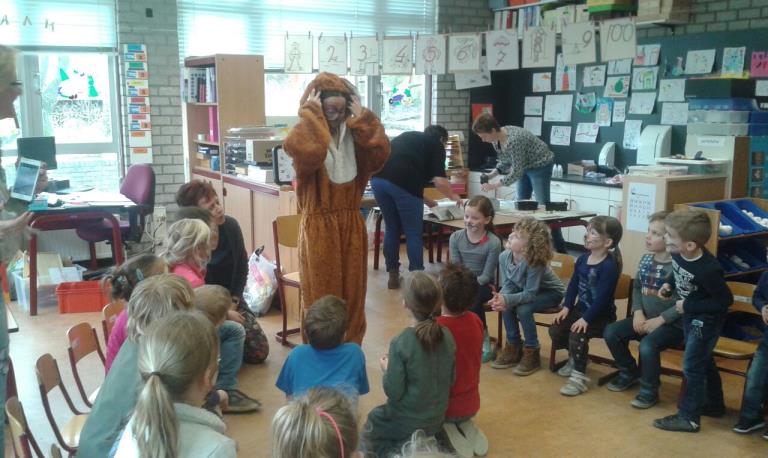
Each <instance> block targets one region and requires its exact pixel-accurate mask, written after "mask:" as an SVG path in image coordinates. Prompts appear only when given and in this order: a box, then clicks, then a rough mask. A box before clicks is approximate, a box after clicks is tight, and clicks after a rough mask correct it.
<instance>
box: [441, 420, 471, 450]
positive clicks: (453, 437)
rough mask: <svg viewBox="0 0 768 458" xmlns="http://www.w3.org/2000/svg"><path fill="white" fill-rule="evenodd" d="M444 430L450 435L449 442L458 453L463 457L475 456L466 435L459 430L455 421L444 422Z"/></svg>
mask: <svg viewBox="0 0 768 458" xmlns="http://www.w3.org/2000/svg"><path fill="white" fill-rule="evenodd" d="M443 431H445V435H446V436H448V442H450V443H451V446H452V447H453V449H454V450H455V451H456V454H457V455H458V456H459V457H461V458H472V457H473V456H475V452H474V450H473V447H472V443H470V442H469V441H468V440H467V438H466V437H464V435H463V434H462V433H461V431H459V428H457V427H456V424H455V423H443Z"/></svg>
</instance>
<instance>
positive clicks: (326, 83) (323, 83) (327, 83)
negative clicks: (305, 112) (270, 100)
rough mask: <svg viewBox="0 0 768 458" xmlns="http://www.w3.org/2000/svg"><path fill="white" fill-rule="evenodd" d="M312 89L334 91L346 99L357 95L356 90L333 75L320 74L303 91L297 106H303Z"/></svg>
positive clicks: (345, 81)
mask: <svg viewBox="0 0 768 458" xmlns="http://www.w3.org/2000/svg"><path fill="white" fill-rule="evenodd" d="M312 89H315V90H318V91H321V92H322V91H335V92H340V93H342V94H344V95H345V96H347V98H349V97H351V96H353V95H355V96H356V95H358V94H357V89H356V88H355V86H353V85H352V83H350V82H349V81H347V80H345V79H344V78H341V77H339V76H337V75H334V74H333V73H328V72H322V73H319V74H318V75H317V76H316V77H315V79H313V80H312V82H311V83H309V84H308V85H307V88H306V89H304V94H303V95H302V96H301V102H300V105H299V106H303V105H304V102H306V101H307V98H309V93H310V92H311V91H312Z"/></svg>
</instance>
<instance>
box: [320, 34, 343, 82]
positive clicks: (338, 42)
mask: <svg viewBox="0 0 768 458" xmlns="http://www.w3.org/2000/svg"><path fill="white" fill-rule="evenodd" d="M317 60H318V67H319V69H320V71H321V72H330V73H335V74H337V75H346V74H347V37H327V36H323V35H321V36H320V38H318V39H317Z"/></svg>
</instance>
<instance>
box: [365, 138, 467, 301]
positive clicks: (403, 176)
mask: <svg viewBox="0 0 768 458" xmlns="http://www.w3.org/2000/svg"><path fill="white" fill-rule="evenodd" d="M447 141H448V131H447V130H445V128H444V127H442V126H437V125H435V126H428V127H427V128H426V129H424V132H416V131H413V132H404V133H402V134H400V135H398V136H397V137H395V138H394V139H392V143H391V147H392V151H391V153H390V155H389V159H388V160H387V163H386V164H385V165H384V168H383V169H381V171H380V172H379V173H377V174H376V175H374V177H373V178H371V188H373V195H374V196H375V197H376V203H377V204H378V205H379V208H380V209H381V214H382V215H383V216H384V224H385V225H386V228H387V230H386V231H384V259H385V260H386V263H387V272H389V281H388V282H387V287H388V288H389V289H397V288H399V287H400V235H401V234H405V244H406V248H407V252H408V270H409V271H415V270H424V240H423V239H422V233H423V228H424V186H425V185H426V184H428V183H429V182H432V183H434V185H435V188H437V190H438V191H440V192H441V193H443V195H445V197H448V198H449V199H451V200H454V201H456V202H457V203H459V202H461V197H459V195H458V194H456V193H455V192H453V190H452V189H451V184H450V182H449V181H448V179H447V178H446V177H445V143H446V142H447ZM427 204H428V205H430V206H434V205H436V203H435V202H431V201H429V202H427Z"/></svg>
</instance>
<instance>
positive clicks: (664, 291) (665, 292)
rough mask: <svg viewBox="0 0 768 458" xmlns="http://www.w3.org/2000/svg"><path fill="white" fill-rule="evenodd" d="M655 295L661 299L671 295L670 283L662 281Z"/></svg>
mask: <svg viewBox="0 0 768 458" xmlns="http://www.w3.org/2000/svg"><path fill="white" fill-rule="evenodd" d="M656 295H657V296H659V297H660V298H661V299H669V298H670V296H672V285H670V284H669V283H664V284H663V285H661V288H659V292H658V293H657V294H656Z"/></svg>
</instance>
